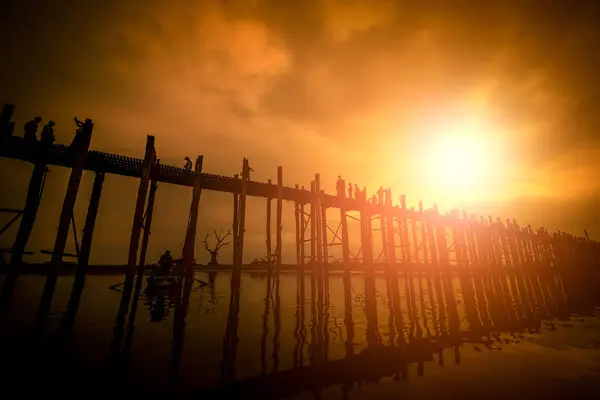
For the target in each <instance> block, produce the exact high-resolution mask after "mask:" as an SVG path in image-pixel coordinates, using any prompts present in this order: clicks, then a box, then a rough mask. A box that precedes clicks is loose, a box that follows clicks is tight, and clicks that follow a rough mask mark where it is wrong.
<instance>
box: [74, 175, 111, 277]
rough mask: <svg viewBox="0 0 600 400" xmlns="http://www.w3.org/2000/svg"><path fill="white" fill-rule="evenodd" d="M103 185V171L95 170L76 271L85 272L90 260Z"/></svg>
mask: <svg viewBox="0 0 600 400" xmlns="http://www.w3.org/2000/svg"><path fill="white" fill-rule="evenodd" d="M103 185H104V172H96V177H95V178H94V186H93V187H92V194H91V196H90V204H89V206H88V211H87V216H86V219H85V226H84V227H83V237H82V239H81V253H80V255H79V259H78V260H77V270H78V273H82V274H85V271H86V269H87V267H88V263H89V260H90V252H91V249H92V237H93V235H94V226H95V225H96V216H97V215H98V206H99V204H100V195H101V194H102V186H103Z"/></svg>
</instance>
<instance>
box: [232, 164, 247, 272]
mask: <svg viewBox="0 0 600 400" xmlns="http://www.w3.org/2000/svg"><path fill="white" fill-rule="evenodd" d="M249 179H250V165H248V159H246V158H244V160H243V165H242V187H241V189H240V215H239V227H238V229H239V232H238V236H239V239H238V254H237V262H236V263H235V264H236V268H241V266H242V262H243V259H244V233H245V231H246V190H247V186H248V180H249Z"/></svg>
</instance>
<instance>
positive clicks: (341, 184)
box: [335, 175, 345, 197]
mask: <svg viewBox="0 0 600 400" xmlns="http://www.w3.org/2000/svg"><path fill="white" fill-rule="evenodd" d="M335 190H336V192H337V195H338V196H339V197H344V195H345V193H344V180H343V179H342V176H341V175H338V178H337V182H336V184H335Z"/></svg>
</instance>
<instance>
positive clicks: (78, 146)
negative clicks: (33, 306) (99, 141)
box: [51, 120, 94, 269]
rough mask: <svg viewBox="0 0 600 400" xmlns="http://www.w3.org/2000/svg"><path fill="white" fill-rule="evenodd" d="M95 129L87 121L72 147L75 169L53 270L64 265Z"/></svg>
mask: <svg viewBox="0 0 600 400" xmlns="http://www.w3.org/2000/svg"><path fill="white" fill-rule="evenodd" d="M93 129H94V124H93V122H92V120H86V122H85V123H84V125H83V126H82V127H81V129H80V130H79V131H78V132H77V134H76V135H75V138H74V139H73V143H72V145H71V151H72V152H73V169H71V175H70V177H69V184H68V186H67V193H66V194H65V200H64V202H63V206H62V210H61V213H60V219H59V221H58V230H57V233H56V240H55V242H54V250H53V252H52V259H51V264H52V266H51V268H53V269H54V268H57V266H58V265H59V264H60V263H62V257H63V253H64V252H65V246H66V244H67V236H68V235H69V227H70V224H71V219H72V218H73V208H74V207H75V200H76V199H77V192H78V191H79V183H80V182H81V176H82V174H83V167H84V163H85V157H86V155H87V152H88V150H89V148H90V142H91V140H92V131H93Z"/></svg>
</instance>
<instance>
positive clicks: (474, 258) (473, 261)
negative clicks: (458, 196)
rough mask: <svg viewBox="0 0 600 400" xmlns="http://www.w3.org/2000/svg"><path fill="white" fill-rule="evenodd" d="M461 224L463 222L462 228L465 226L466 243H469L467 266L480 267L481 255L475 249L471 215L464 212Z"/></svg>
mask: <svg viewBox="0 0 600 400" xmlns="http://www.w3.org/2000/svg"><path fill="white" fill-rule="evenodd" d="M461 222H462V226H463V231H464V233H465V236H466V238H467V239H466V241H467V251H468V253H466V254H465V258H468V261H467V264H469V265H470V266H472V267H475V266H477V265H478V257H479V255H478V254H477V248H476V247H475V237H474V232H473V222H471V221H470V220H469V215H468V214H467V212H466V211H463V220H462V221H461Z"/></svg>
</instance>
